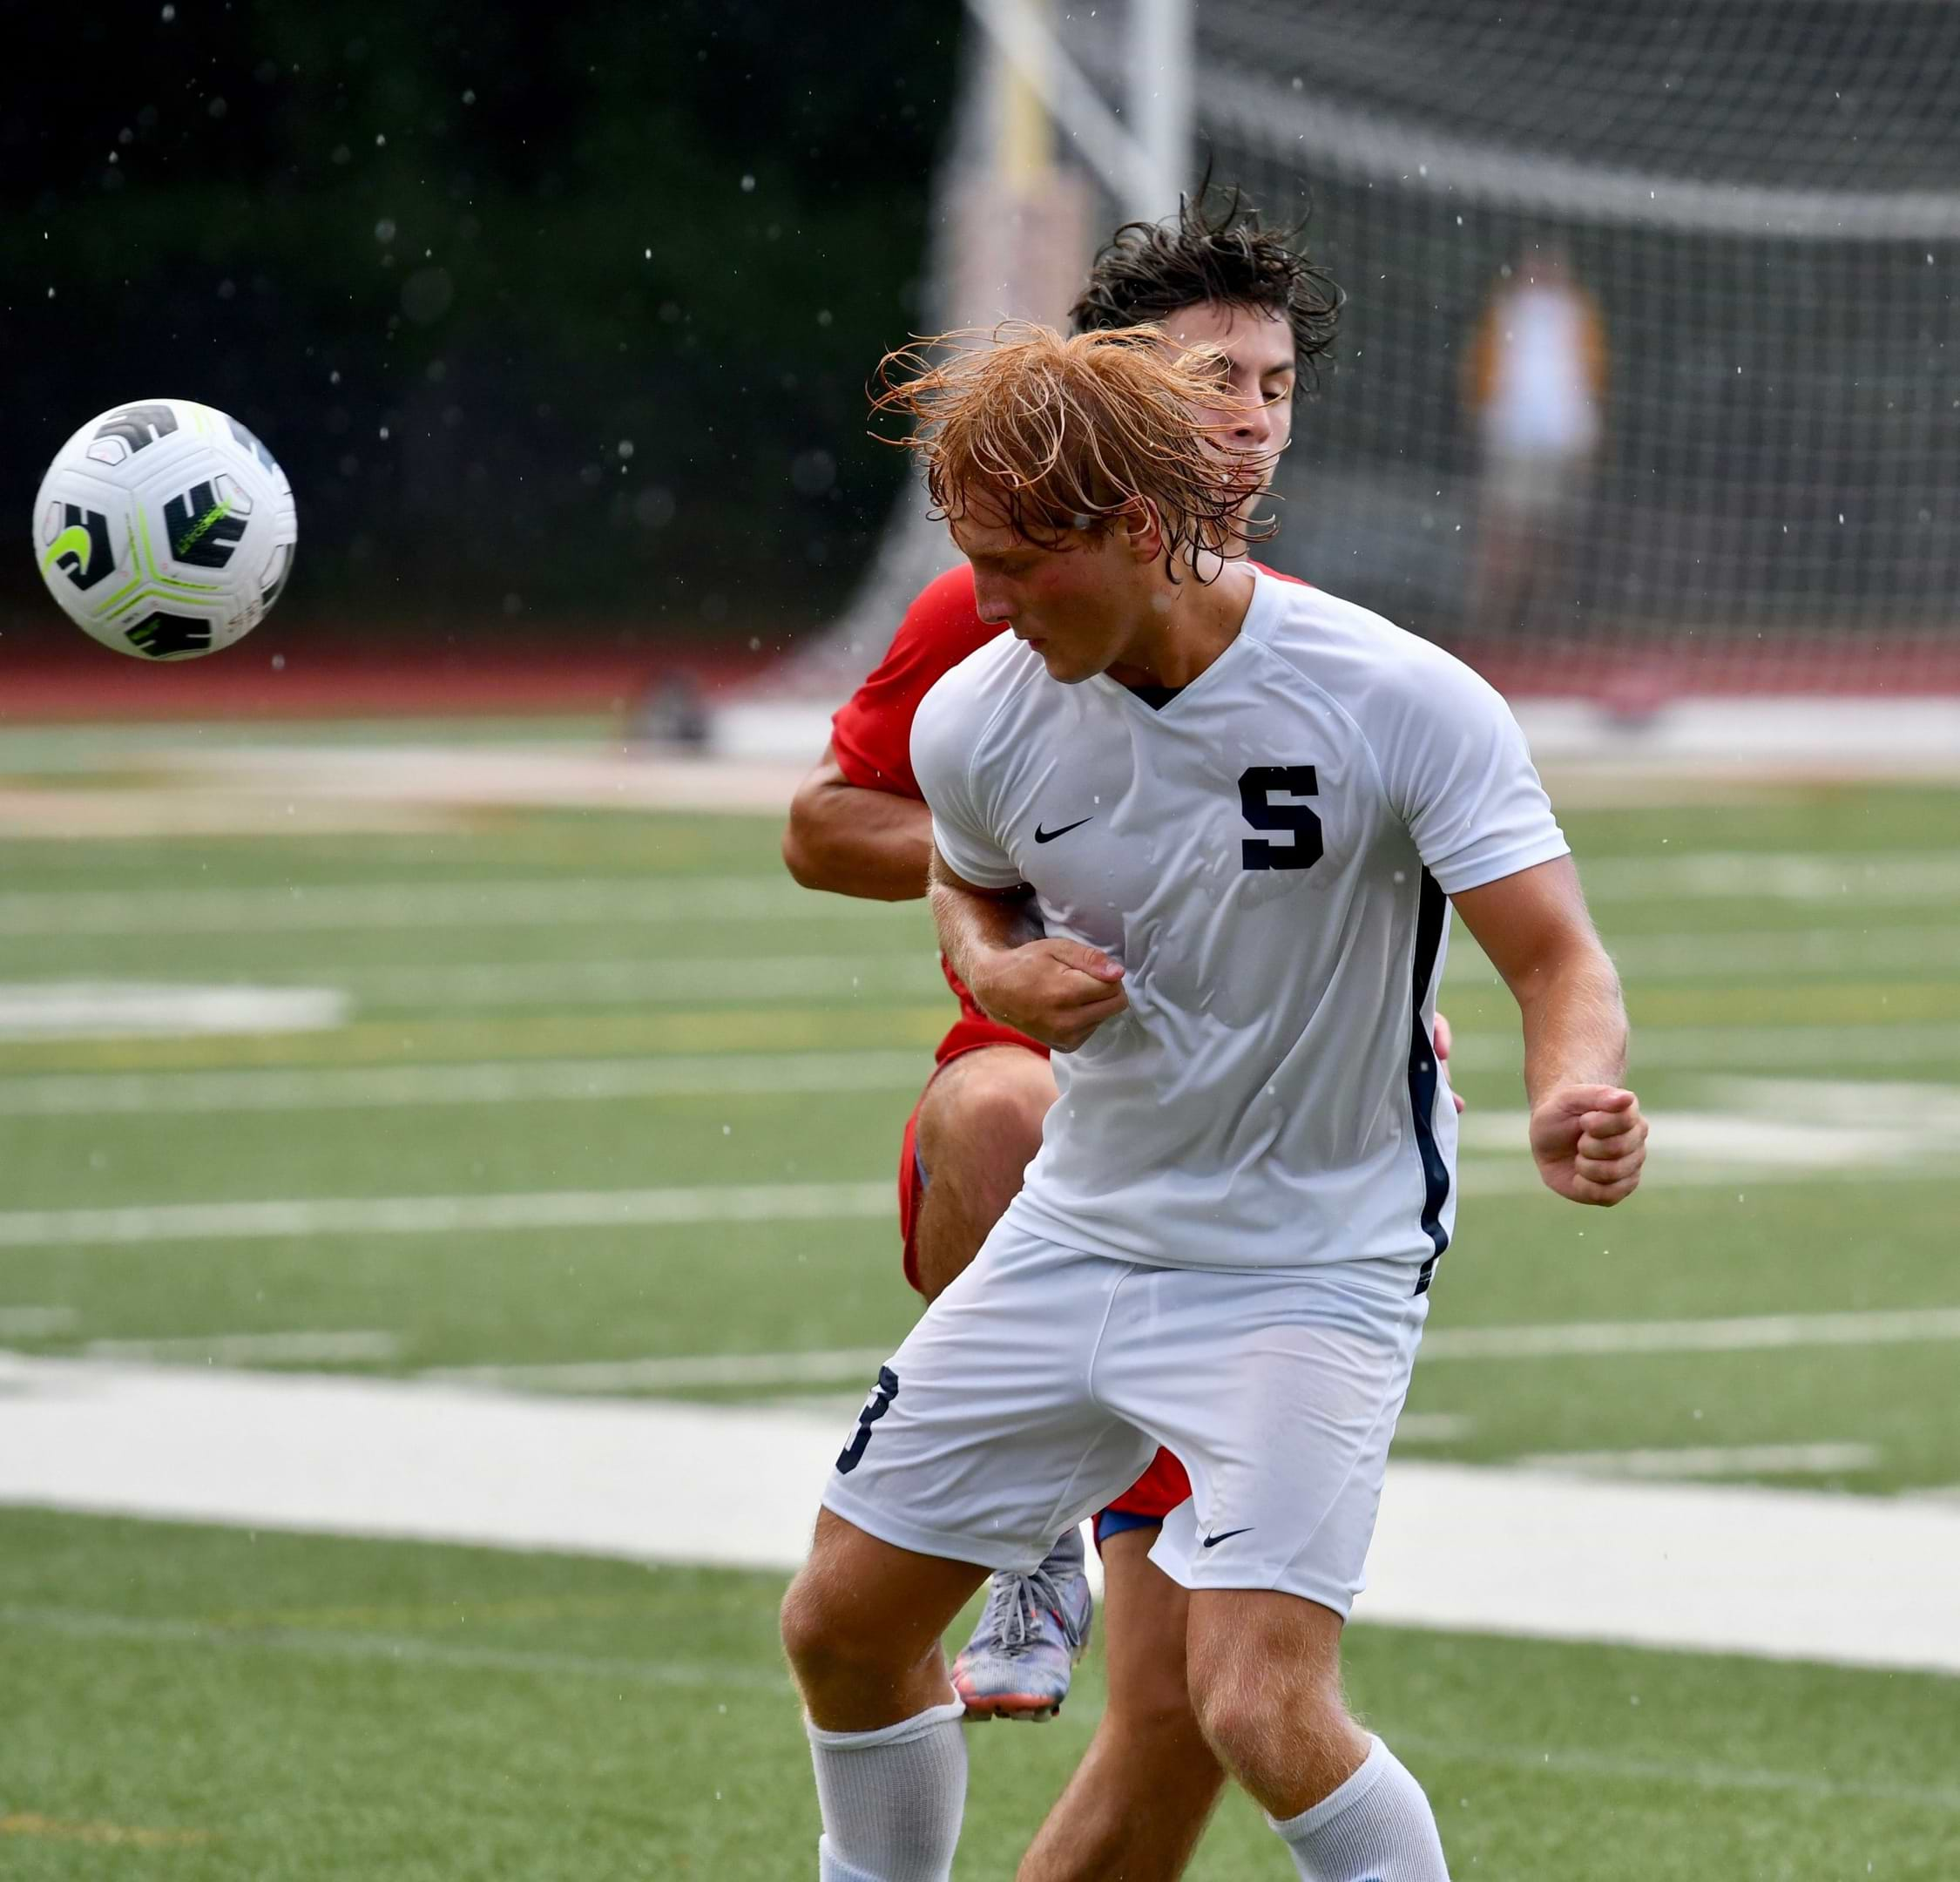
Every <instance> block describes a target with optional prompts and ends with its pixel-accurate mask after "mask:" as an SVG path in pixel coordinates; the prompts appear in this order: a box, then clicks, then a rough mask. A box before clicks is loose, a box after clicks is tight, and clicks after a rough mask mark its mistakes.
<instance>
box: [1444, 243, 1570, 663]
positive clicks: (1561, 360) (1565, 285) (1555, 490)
mask: <svg viewBox="0 0 1960 1882" xmlns="http://www.w3.org/2000/svg"><path fill="white" fill-rule="evenodd" d="M1463 395H1464V403H1465V405H1466V406H1467V408H1468V410H1469V411H1470V416H1471V419H1472V422H1473V423H1474V425H1475V428H1476V430H1477V443H1478V449H1479V452H1480V456H1481V459H1482V465H1483V470H1482V481H1481V489H1480V496H1479V502H1478V510H1477V547H1476V552H1475V561H1474V565H1473V568H1472V572H1471V577H1470V631H1471V633H1472V634H1473V635H1475V636H1476V637H1477V639H1478V640H1486V639H1498V638H1503V637H1504V636H1506V635H1510V634H1513V633H1530V634H1535V635H1541V636H1542V635H1548V634H1555V633H1557V631H1558V626H1559V623H1560V621H1561V620H1562V619H1569V617H1570V614H1571V606H1572V597H1571V594H1570V593H1569V592H1567V584H1568V581H1569V579H1570V576H1571V570H1572V565H1573V555H1572V548H1573V538H1574V536H1575V534H1576V531H1577V528H1578V518H1579V516H1580V514H1581V512H1582V511H1583V510H1584V507H1585V500H1586V496H1587V492H1588V490H1589V488H1590V486H1591V484H1592V467H1593V464H1594V463H1595V461H1596V460H1597V457H1598V450H1599V441H1600V434H1601V430H1602V413H1603V410H1604V407H1605V396H1606V332H1605V322H1604V321H1603V320H1602V319H1601V317H1600V314H1599V308H1598V303H1597V302H1596V301H1594V300H1593V298H1592V295H1591V294H1588V293H1587V292H1586V291H1585V288H1582V287H1581V286H1580V285H1579V284H1578V281H1577V280H1576V279H1574V277H1573V274H1572V271H1571V266H1570V264H1569V263H1568V261H1566V258H1565V254H1564V252H1563V251H1562V250H1560V249H1558V248H1557V247H1550V246H1541V247H1538V249H1536V250H1535V251H1534V252H1533V253H1532V254H1531V255H1529V256H1528V257H1526V258H1525V259H1524V260H1522V261H1519V262H1518V263H1517V266H1516V267H1513V268H1511V269H1509V270H1507V271H1506V278H1505V280H1504V283H1503V285H1502V286H1500V287H1499V288H1498V289H1497V293H1496V294H1494V295H1493V296H1492V297H1491V301H1490V306H1489V308H1486V309H1485V311H1484V318H1483V320H1482V321H1481V322H1479V324H1478V326H1477V333H1476V336H1475V337H1474V339H1473V340H1472V341H1471V343H1470V354H1469V356H1468V358H1467V360H1466V361H1465V362H1464V385H1463Z"/></svg>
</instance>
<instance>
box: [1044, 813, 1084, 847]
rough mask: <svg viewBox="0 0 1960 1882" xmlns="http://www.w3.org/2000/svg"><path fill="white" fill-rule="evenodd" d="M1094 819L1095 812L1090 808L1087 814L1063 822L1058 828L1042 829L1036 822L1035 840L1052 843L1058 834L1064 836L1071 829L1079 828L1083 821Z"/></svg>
mask: <svg viewBox="0 0 1960 1882" xmlns="http://www.w3.org/2000/svg"><path fill="white" fill-rule="evenodd" d="M1095 821H1096V814H1095V812H1094V811H1093V810H1092V811H1091V812H1090V813H1089V815H1088V816H1081V817H1078V818H1077V819H1076V820H1075V822H1074V823H1064V824H1063V826H1062V827H1061V829H1043V828H1042V827H1041V825H1040V824H1038V823H1037V824H1036V825H1035V841H1036V842H1037V843H1053V842H1054V841H1055V839H1056V838H1057V837H1058V836H1067V835H1068V833H1069V832H1070V831H1071V829H1081V828H1082V826H1083V825H1084V824H1085V823H1094V822H1095Z"/></svg>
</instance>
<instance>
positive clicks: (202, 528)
mask: <svg viewBox="0 0 1960 1882" xmlns="http://www.w3.org/2000/svg"><path fill="white" fill-rule="evenodd" d="M231 507H232V501H231V498H228V497H227V498H225V499H224V500H223V501H222V502H220V503H214V504H212V506H211V507H210V509H208V510H206V511H205V513H204V514H203V515H202V516H200V517H199V518H198V519H197V521H196V522H195V523H193V524H192V525H191V526H190V528H189V529H187V530H186V531H184V534H183V537H182V538H181V539H180V540H179V543H178V545H177V547H176V549H175V550H174V551H173V553H175V554H177V555H188V554H189V553H190V552H191V551H192V550H193V549H194V548H195V547H196V546H197V542H198V538H199V537H200V536H203V535H204V534H206V532H207V531H209V530H210V529H211V527H212V525H213V524H215V523H217V522H220V520H222V518H224V517H225V516H226V513H227V512H228V511H230V509H231Z"/></svg>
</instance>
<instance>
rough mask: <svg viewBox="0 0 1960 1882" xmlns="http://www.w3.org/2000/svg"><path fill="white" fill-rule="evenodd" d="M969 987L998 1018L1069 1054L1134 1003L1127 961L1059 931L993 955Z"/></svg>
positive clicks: (982, 1005) (1031, 1036)
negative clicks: (1129, 991)
mask: <svg viewBox="0 0 1960 1882" xmlns="http://www.w3.org/2000/svg"><path fill="white" fill-rule="evenodd" d="M968 986H969V988H970V991H971V992H972V994H973V997H974V999H977V1000H978V1001H979V1003H980V1005H981V1007H982V1008H983V1010H984V1011H985V1012H990V1013H991V1014H992V1015H993V1017H994V1018H995V1019H998V1020H1001V1021H1003V1022H1004V1024H1006V1025H1008V1026H1013V1027H1014V1028H1015V1029H1016V1030H1017V1031H1018V1032H1025V1033H1026V1034H1027V1035H1028V1037H1029V1038H1030V1039H1039V1040H1040V1041H1041V1043H1042V1044H1043V1045H1044V1046H1052V1047H1053V1048H1054V1049H1055V1050H1056V1051H1057V1052H1064V1053H1069V1052H1073V1051H1074V1050H1075V1049H1076V1047H1077V1046H1079V1045H1081V1044H1082V1042H1083V1041H1084V1040H1085V1039H1087V1038H1088V1037H1089V1035H1090V1034H1091V1033H1092V1032H1094V1031H1095V1030H1096V1028H1097V1027H1098V1026H1100V1025H1101V1024H1102V1023H1103V1021H1104V1020H1105V1019H1112V1018H1113V1017H1114V1016H1115V1015H1116V1014H1118V1013H1119V1012H1122V1011H1123V1009H1124V1008H1125V1006H1127V1005H1129V1004H1130V999H1129V996H1128V995H1127V994H1126V993H1125V992H1124V991H1123V964H1122V962H1120V961H1115V960H1112V959H1111V958H1109V956H1108V955H1106V954H1105V953H1104V952H1103V951H1102V950H1101V949H1100V948H1092V947H1088V946H1085V944H1083V943H1082V942H1080V941H1068V940H1064V939H1063V938H1060V937H1059V936H1056V937H1053V938H1044V939H1042V940H1039V941H1030V942H1028V943H1026V944H1024V946H1021V947H1017V948H1003V949H1000V950H998V951H996V952H994V953H992V954H990V955H988V956H987V957H986V960H985V964H984V965H983V966H979V967H977V969H976V971H975V972H974V974H973V976H972V977H971V978H970V980H969V982H968Z"/></svg>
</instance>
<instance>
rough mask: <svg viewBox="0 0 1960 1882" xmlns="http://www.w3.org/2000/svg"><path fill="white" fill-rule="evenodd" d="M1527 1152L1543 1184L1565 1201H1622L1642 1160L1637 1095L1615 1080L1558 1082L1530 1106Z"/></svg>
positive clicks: (1643, 1133) (1643, 1126)
mask: <svg viewBox="0 0 1960 1882" xmlns="http://www.w3.org/2000/svg"><path fill="white" fill-rule="evenodd" d="M1531 1154H1532V1155H1533V1156H1534V1157H1536V1158H1537V1159H1538V1175H1540V1176H1542V1177H1543V1178H1544V1183H1545V1187H1546V1188H1548V1189H1554V1190H1556V1191H1557V1192H1558V1194H1559V1195H1562V1196H1565V1197H1567V1198H1568V1199H1569V1200H1570V1201H1571V1202H1594V1203H1598V1204H1599V1205H1600V1206H1602V1207H1610V1206H1611V1205H1612V1204H1613V1203H1615V1202H1624V1201H1625V1199H1626V1198H1627V1197H1628V1196H1630V1195H1632V1194H1633V1192H1634V1190H1635V1189H1636V1188H1639V1182H1640V1166H1641V1165H1642V1164H1644V1163H1645V1162H1646V1160H1647V1120H1646V1119H1645V1118H1644V1117H1642V1116H1641V1115H1640V1100H1639V1099H1638V1098H1636V1097H1635V1096H1634V1095H1633V1093H1632V1092H1630V1091H1623V1090H1621V1089H1620V1088H1619V1087H1618V1086H1617V1085H1561V1086H1559V1087H1558V1088H1557V1089H1556V1090H1554V1091H1550V1092H1547V1093H1545V1095H1544V1097H1543V1098H1541V1099H1540V1100H1538V1103H1537V1104H1536V1105H1534V1106H1533V1107H1531Z"/></svg>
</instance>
